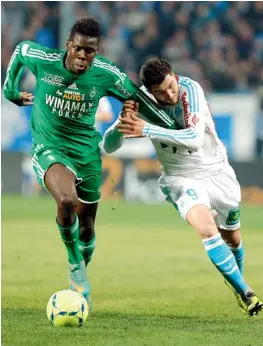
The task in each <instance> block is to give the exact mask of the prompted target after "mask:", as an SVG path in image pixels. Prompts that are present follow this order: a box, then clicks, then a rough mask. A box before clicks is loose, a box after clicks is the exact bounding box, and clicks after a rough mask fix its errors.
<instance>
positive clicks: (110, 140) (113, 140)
mask: <svg viewBox="0 0 263 346" xmlns="http://www.w3.org/2000/svg"><path fill="white" fill-rule="evenodd" d="M118 123H119V119H117V120H116V121H115V123H114V124H112V125H111V126H110V127H109V128H108V129H107V131H106V132H105V134H104V136H103V143H102V146H103V149H104V150H105V151H106V153H108V154H110V153H113V152H114V151H116V150H118V149H119V148H120V147H121V146H122V145H123V143H124V142H125V138H124V135H123V134H122V133H120V132H119V131H118V129H117V127H116V125H118Z"/></svg>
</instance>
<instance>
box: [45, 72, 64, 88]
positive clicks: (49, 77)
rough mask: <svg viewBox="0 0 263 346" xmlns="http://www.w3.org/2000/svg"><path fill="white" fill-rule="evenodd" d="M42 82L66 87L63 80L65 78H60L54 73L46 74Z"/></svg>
mask: <svg viewBox="0 0 263 346" xmlns="http://www.w3.org/2000/svg"><path fill="white" fill-rule="evenodd" d="M41 80H42V81H43V82H45V83H47V84H51V85H57V86H64V85H65V84H63V83H62V82H63V80H64V77H62V76H58V75H55V74H52V73H48V72H44V77H42V78H41Z"/></svg>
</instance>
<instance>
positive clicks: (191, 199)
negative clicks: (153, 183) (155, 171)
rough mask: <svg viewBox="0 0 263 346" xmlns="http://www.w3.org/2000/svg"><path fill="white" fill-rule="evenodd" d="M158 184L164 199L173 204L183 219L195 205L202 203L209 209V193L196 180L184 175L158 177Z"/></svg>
mask: <svg viewBox="0 0 263 346" xmlns="http://www.w3.org/2000/svg"><path fill="white" fill-rule="evenodd" d="M159 185H160V188H161V190H162V191H163V193H164V194H165V195H166V200H167V201H168V202H170V203H172V204H173V205H174V207H175V208H176V209H177V210H178V212H179V213H180V215H181V217H182V218H183V219H184V220H186V219H187V214H188V212H189V211H190V210H191V209H192V208H193V207H195V206H198V205H203V206H206V207H207V208H208V209H210V200H209V195H208V193H207V191H206V189H205V188H204V187H203V186H202V184H200V183H199V182H198V181H197V180H194V179H189V178H184V177H179V178H175V179H170V180H167V179H162V178H160V179H159Z"/></svg>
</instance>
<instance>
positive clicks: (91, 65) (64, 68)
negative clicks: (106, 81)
mask: <svg viewBox="0 0 263 346" xmlns="http://www.w3.org/2000/svg"><path fill="white" fill-rule="evenodd" d="M66 54H67V50H65V51H64V53H63V54H62V56H61V59H60V66H61V68H62V69H63V71H65V73H67V74H68V75H69V76H71V77H75V78H79V77H82V76H84V75H85V74H86V73H88V72H90V71H92V69H93V61H94V60H93V61H92V63H91V64H90V68H89V69H88V70H87V71H86V72H85V73H83V74H81V75H78V74H76V73H71V72H69V71H68V70H67V69H66V67H65V66H64V58H65V56H66Z"/></svg>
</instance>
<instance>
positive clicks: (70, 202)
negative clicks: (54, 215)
mask: <svg viewBox="0 0 263 346" xmlns="http://www.w3.org/2000/svg"><path fill="white" fill-rule="evenodd" d="M77 202H78V199H77V196H73V195H68V194H65V193H61V194H60V195H59V198H58V200H57V206H58V209H59V211H60V212H61V213H62V214H63V215H64V216H65V217H68V216H70V215H71V214H73V213H75V210H76V208H77Z"/></svg>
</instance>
